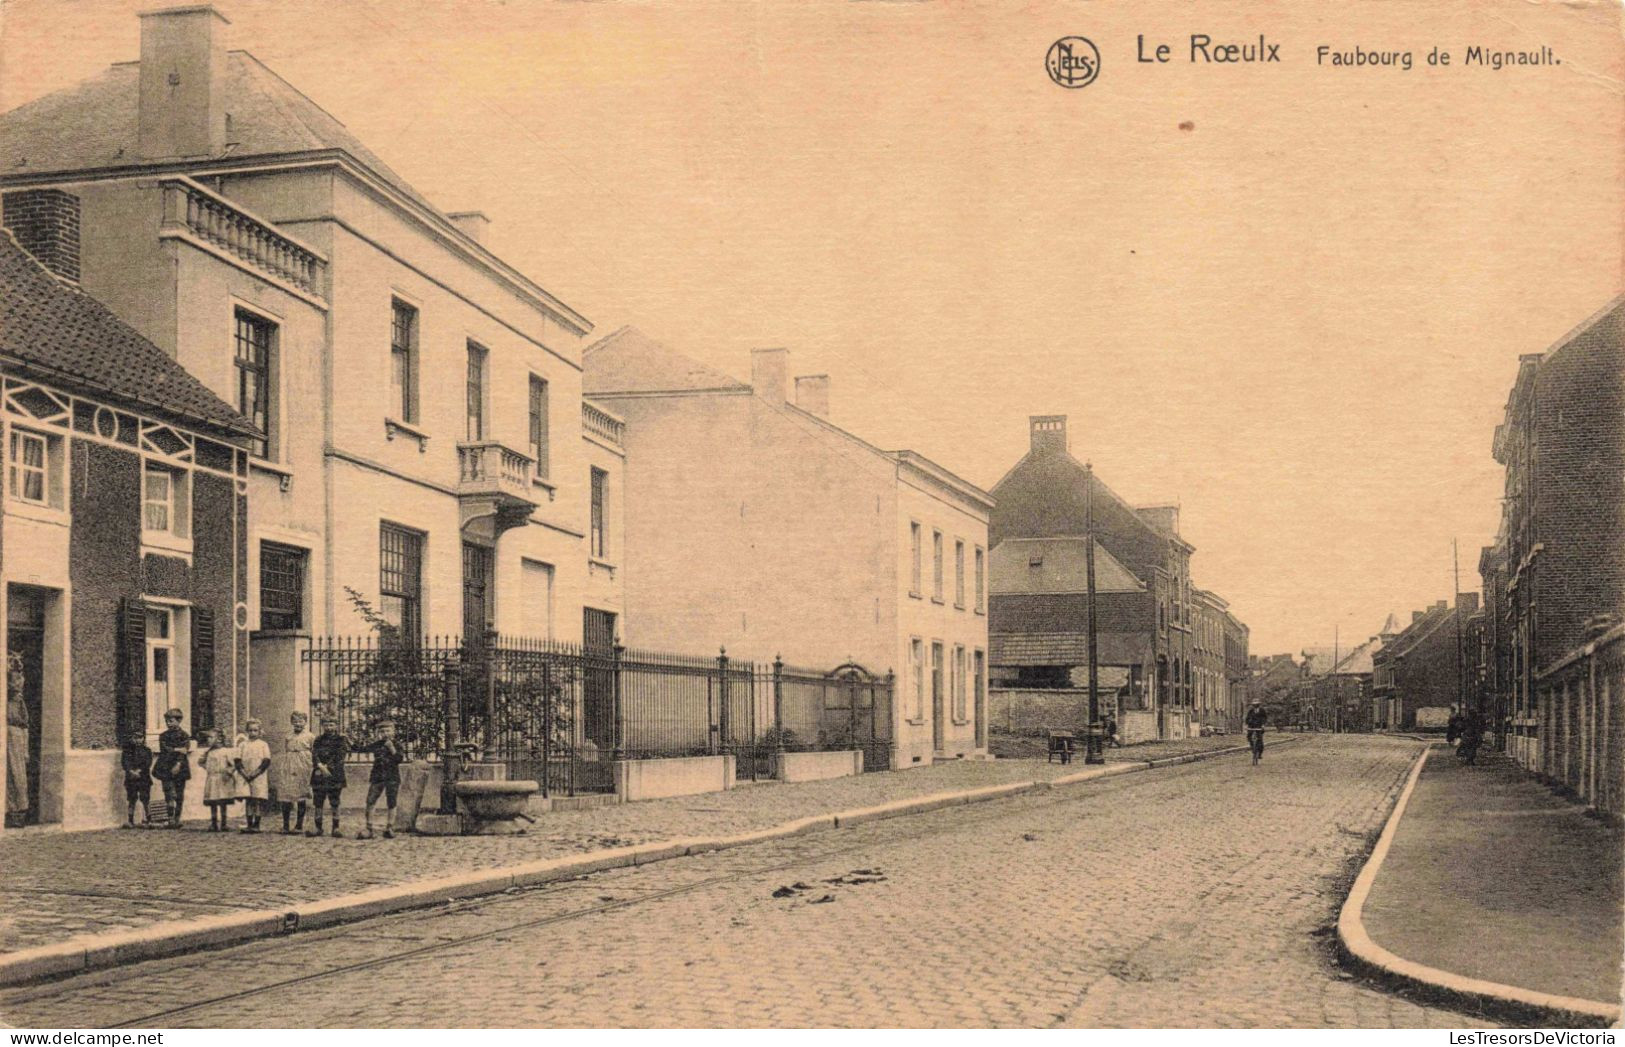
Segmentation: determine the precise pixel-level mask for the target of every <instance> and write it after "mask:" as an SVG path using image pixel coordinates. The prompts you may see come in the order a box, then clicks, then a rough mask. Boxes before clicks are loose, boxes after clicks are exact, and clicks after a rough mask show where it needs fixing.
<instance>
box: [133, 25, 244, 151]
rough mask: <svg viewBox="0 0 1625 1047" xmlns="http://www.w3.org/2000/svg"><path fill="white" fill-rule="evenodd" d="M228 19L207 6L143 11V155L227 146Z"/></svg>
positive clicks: (140, 126)
mask: <svg viewBox="0 0 1625 1047" xmlns="http://www.w3.org/2000/svg"><path fill="white" fill-rule="evenodd" d="M229 24H230V23H229V22H227V21H226V18H225V16H224V15H222V14H221V13H220V12H219V11H216V10H215V9H214V8H212V7H210V6H208V5H207V4H202V5H195V6H191V7H169V8H164V9H163V10H159V11H147V12H145V13H143V14H142V15H141V91H140V96H139V102H138V105H137V139H136V146H137V148H138V149H139V150H140V153H141V155H142V157H143V158H145V159H148V160H157V159H163V158H167V157H186V156H218V155H220V153H221V152H222V151H223V150H224V149H225V147H226V26H228V25H229Z"/></svg>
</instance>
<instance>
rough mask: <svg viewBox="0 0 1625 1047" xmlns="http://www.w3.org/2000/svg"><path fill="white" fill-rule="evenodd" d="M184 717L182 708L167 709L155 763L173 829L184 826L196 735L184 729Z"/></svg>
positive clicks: (156, 775) (155, 772)
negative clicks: (183, 815) (183, 819)
mask: <svg viewBox="0 0 1625 1047" xmlns="http://www.w3.org/2000/svg"><path fill="white" fill-rule="evenodd" d="M183 718H184V715H183V714H182V713H181V711H180V710H179V709H171V710H169V711H168V712H166V713H164V733H163V734H160V735H159V736H158V758H157V759H156V760H154V761H153V764H152V776H153V777H154V778H156V779H158V781H159V782H161V783H163V787H164V806H165V807H166V808H167V809H168V812H169V828H171V829H179V828H180V827H181V810H182V808H184V807H185V806H186V783H187V782H188V781H190V780H191V779H192V761H191V758H190V757H191V752H192V736H191V735H189V734H187V733H186V732H185V731H183V730H181V720H182V719H183Z"/></svg>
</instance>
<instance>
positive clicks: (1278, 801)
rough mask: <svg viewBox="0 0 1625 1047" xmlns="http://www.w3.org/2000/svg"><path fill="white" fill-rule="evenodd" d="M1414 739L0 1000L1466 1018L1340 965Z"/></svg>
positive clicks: (648, 1017) (657, 869)
mask: <svg viewBox="0 0 1625 1047" xmlns="http://www.w3.org/2000/svg"><path fill="white" fill-rule="evenodd" d="M1415 754H1416V746H1415V745H1414V744H1409V743H1405V742H1400V741H1393V740H1385V739H1375V738H1361V737H1342V738H1331V737H1316V738H1309V739H1304V740H1303V741H1301V742H1300V743H1298V744H1295V745H1293V746H1290V747H1283V748H1281V749H1279V750H1277V751H1274V752H1271V753H1270V754H1268V755H1267V756H1266V758H1265V761H1264V763H1263V764H1262V765H1261V766H1259V767H1257V768H1254V767H1251V766H1250V765H1249V763H1248V762H1247V761H1246V760H1245V759H1244V758H1241V757H1235V756H1231V757H1223V758H1220V759H1216V760H1212V761H1208V762H1203V763H1196V764H1190V765H1182V766H1175V767H1168V768H1164V769H1161V770H1157V771H1153V772H1150V773H1147V774H1140V775H1130V776H1128V777H1124V778H1117V779H1111V780H1107V781H1102V782H1098V783H1094V784H1090V785H1086V786H1081V787H1076V788H1067V789H1063V790H1060V791H1056V792H1047V793H1035V794H1029V795H1026V796H1022V797H1019V798H1016V799H1012V800H1006V801H998V802H994V803H989V804H984V805H978V806H973V807H960V808H951V809H947V810H944V811H939V812H935V813H932V814H928V815H921V816H916V817H910V818H902V819H896V820H891V821H882V822H878V823H872V824H869V825H864V826H859V827H857V828H854V829H846V830H840V831H836V832H831V833H822V834H815V835H811V836H805V837H797V838H792V839H789V840H784V841H780V842H776V843H772V844H763V845H759V846H754V847H748V848H741V849H738V850H733V851H724V852H716V853H712V854H706V855H700V856H695V857H690V858H685V859H678V860H673V861H667V862H661V863H657V864H654V865H651V866H647V867H644V868H638V869H625V870H618V871H615V872H610V873H603V874H599V875H595V876H591V877H587V878H585V879H582V880H578V881H573V882H569V883H563V884H556V885H552V886H548V887H543V888H538V889H535V890H531V891H522V892H513V893H511V894H510V895H507V896H503V897H498V898H493V899H487V900H483V901H470V902H466V903H458V904H453V905H448V906H444V907H442V908H439V909H434V910H427V911H421V912H417V913H403V914H398V915H396V916H392V917H387V918H383V919H378V920H373V921H368V922H365V923H361V924H356V925H352V926H349V927H340V928H334V929H331V930H328V931H321V932H313V933H308V934H301V935H295V936H292V937H288V938H282V939H274V940H268V941H264V942H260V943H255V944H251V945H247V946H241V947H236V948H232V949H228V950H223V951H220V952H213V953H201V954H196V955H194V956H191V957H184V958H178V959H174V960H168V961H157V962H152V963H147V964H142V965H137V966H134V967H129V968H124V969H119V970H114V971H109V972H103V973H100V974H92V975H84V976H80V977H77V978H74V979H69V980H67V981H63V982H58V983H52V984H47V985H42V986H35V987H28V988H21V989H12V990H7V991H5V992H3V993H0V1016H3V1017H4V1019H5V1020H6V1021H7V1022H9V1023H12V1024H17V1025H22V1026H31V1027H32V1026H58V1025H61V1026H78V1027H86V1026H104V1025H112V1024H121V1023H131V1024H137V1025H141V1024H145V1025H155V1026H204V1027H214V1026H252V1025H264V1026H281V1025H310V1026H379V1025H403V1024H407V1025H418V1026H447V1025H449V1026H463V1025H468V1026H598V1025H614V1026H664V1025H677V1026H712V1025H724V1026H728V1025H748V1026H801V1025H814V1026H868V1025H881V1026H938V1027H942V1026H949V1027H951V1026H989V1025H991V1026H1039V1027H1047V1026H1098V1025H1107V1026H1207V1025H1217V1026H1252V1025H1270V1026H1273V1025H1293V1026H1334V1027H1339V1026H1342V1027H1349V1026H1352V1027H1390V1026H1402V1027H1410V1026H1436V1027H1462V1026H1466V1025H1471V1024H1476V1023H1475V1022H1474V1020H1473V1019H1470V1018H1468V1017H1466V1016H1463V1015H1460V1014H1455V1013H1451V1012H1448V1011H1439V1010H1431V1009H1426V1008H1422V1007H1419V1006H1417V1005H1415V1004H1413V1003H1411V1002H1409V1001H1408V1000H1406V999H1404V998H1402V997H1399V996H1395V995H1391V994H1388V993H1386V992H1383V991H1380V990H1377V989H1374V988H1372V987H1369V986H1367V985H1364V984H1362V983H1360V982H1358V981H1355V980H1353V979H1351V978H1350V977H1349V976H1348V975H1347V974H1345V973H1344V972H1342V971H1340V970H1339V969H1338V968H1337V967H1336V966H1335V965H1334V963H1333V962H1332V953H1331V947H1330V936H1329V928H1330V926H1331V924H1332V923H1333V921H1334V919H1335V915H1336V910H1337V907H1338V905H1339V904H1340V902H1341V900H1342V897H1343V894H1344V891H1345V889H1346V884H1347V881H1348V878H1349V877H1350V876H1351V875H1352V869H1351V865H1352V864H1353V862H1354V860H1355V859H1356V858H1357V857H1358V856H1359V855H1360V854H1361V853H1362V851H1363V843H1364V841H1365V839H1366V838H1367V835H1368V834H1370V833H1372V832H1373V831H1375V830H1376V829H1377V828H1378V827H1380V825H1381V824H1382V821H1383V819H1384V817H1385V816H1386V813H1387V811H1388V807H1389V803H1388V800H1389V797H1390V793H1391V790H1392V789H1394V787H1395V786H1396V785H1397V783H1398V782H1399V781H1400V780H1401V778H1402V777H1403V775H1404V773H1405V771H1406V770H1407V768H1408V766H1409V764H1410V761H1411V759H1412V758H1413V757H1414V756H1415ZM290 980H297V981H296V982H295V983H294V984H289V982H290ZM183 1007H184V1008H188V1009H185V1010H180V1011H175V1012H172V1013H161V1012H171V1011H172V1009H174V1008H183Z"/></svg>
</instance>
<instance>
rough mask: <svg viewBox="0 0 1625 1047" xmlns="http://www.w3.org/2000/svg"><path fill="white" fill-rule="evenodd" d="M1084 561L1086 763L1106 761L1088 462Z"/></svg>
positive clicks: (1092, 484)
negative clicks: (1087, 699) (1085, 607)
mask: <svg viewBox="0 0 1625 1047" xmlns="http://www.w3.org/2000/svg"><path fill="white" fill-rule="evenodd" d="M1083 486H1084V501H1083V505H1084V515H1083V520H1084V523H1083V563H1084V570H1085V578H1086V581H1087V586H1086V588H1087V590H1088V594H1089V596H1088V615H1087V617H1088V625H1089V735H1088V738H1087V740H1086V743H1085V744H1086V748H1085V749H1084V755H1083V762H1084V763H1105V762H1106V754H1105V752H1104V751H1103V745H1102V742H1103V739H1102V738H1101V736H1100V735H1101V730H1102V728H1101V723H1100V656H1099V651H1098V650H1097V649H1096V646H1095V470H1094V467H1093V466H1091V465H1089V464H1087V463H1085V465H1084V467H1083Z"/></svg>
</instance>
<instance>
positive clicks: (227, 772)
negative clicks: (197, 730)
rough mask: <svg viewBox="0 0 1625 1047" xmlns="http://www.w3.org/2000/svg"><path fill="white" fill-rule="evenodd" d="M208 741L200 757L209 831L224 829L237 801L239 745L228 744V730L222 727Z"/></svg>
mask: <svg viewBox="0 0 1625 1047" xmlns="http://www.w3.org/2000/svg"><path fill="white" fill-rule="evenodd" d="M208 742H209V747H208V748H207V749H206V750H204V752H203V758H202V759H201V760H199V761H198V762H199V763H200V764H202V766H203V806H205V807H207V808H208V809H209V831H210V832H212V833H223V832H225V831H226V830H227V829H228V828H229V827H230V824H231V820H230V819H231V805H232V804H234V803H236V802H237V747H236V746H232V745H227V744H226V735H225V732H223V731H218V730H215V731H210V732H209V738H208Z"/></svg>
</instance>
